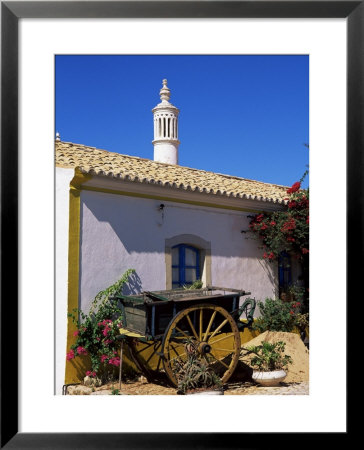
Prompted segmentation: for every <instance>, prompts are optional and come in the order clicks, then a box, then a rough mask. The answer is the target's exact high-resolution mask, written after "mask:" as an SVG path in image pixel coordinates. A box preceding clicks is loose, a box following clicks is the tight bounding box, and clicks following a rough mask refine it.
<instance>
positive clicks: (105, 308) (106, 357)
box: [66, 269, 135, 380]
mask: <svg viewBox="0 0 364 450" xmlns="http://www.w3.org/2000/svg"><path fill="white" fill-rule="evenodd" d="M133 272H135V270H134V269H129V270H127V271H126V272H125V273H124V275H123V276H122V278H121V279H120V280H119V281H117V282H116V283H115V284H113V285H112V286H110V287H108V288H107V289H105V290H104V291H101V292H99V293H98V294H97V296H96V297H95V299H94V301H93V303H92V306H91V310H90V312H89V314H87V315H86V314H84V313H83V312H82V311H81V310H78V309H74V310H73V314H68V316H69V317H72V321H73V323H74V324H76V326H77V330H76V331H75V332H74V333H73V336H74V337H76V342H75V343H74V344H73V345H71V348H70V350H69V352H68V353H67V355H66V358H67V360H68V361H69V360H71V359H74V358H76V357H78V356H82V355H83V356H86V355H88V356H89V357H90V359H91V366H92V368H91V370H88V371H87V372H86V373H85V375H86V376H91V377H96V376H99V377H100V378H102V379H104V380H108V379H110V378H113V377H114V376H115V368H116V367H119V365H120V358H119V356H118V353H119V351H118V350H119V348H120V344H119V342H118V341H117V340H116V338H117V336H118V335H119V334H120V332H119V329H120V328H122V326H123V323H122V311H121V309H120V308H119V307H118V306H117V305H116V304H115V303H112V302H110V301H109V297H112V296H114V295H117V294H119V293H121V291H122V288H123V286H124V284H125V283H126V282H127V281H128V279H129V277H130V275H131V274H132V273H133ZM116 372H117V371H116Z"/></svg>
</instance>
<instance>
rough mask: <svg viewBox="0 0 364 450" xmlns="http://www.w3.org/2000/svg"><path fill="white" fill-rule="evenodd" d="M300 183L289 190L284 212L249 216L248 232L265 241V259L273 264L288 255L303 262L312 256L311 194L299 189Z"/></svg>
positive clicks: (263, 242)
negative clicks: (281, 255) (310, 233)
mask: <svg viewBox="0 0 364 450" xmlns="http://www.w3.org/2000/svg"><path fill="white" fill-rule="evenodd" d="M303 178H304V177H303ZM303 178H302V179H303ZM301 181H302V180H301ZM301 181H300V182H298V181H297V182H296V183H294V184H293V185H292V187H291V188H289V189H288V190H287V194H289V197H288V198H287V208H286V209H285V210H283V211H274V212H269V213H260V214H256V215H255V216H250V219H251V220H250V224H249V229H250V231H251V232H253V233H254V234H255V235H256V236H258V237H259V239H260V240H261V241H262V244H263V254H262V256H263V258H264V259H267V260H270V261H273V260H275V259H277V258H278V257H279V255H280V254H281V252H282V251H285V252H287V253H291V254H292V253H293V254H294V255H296V257H297V258H299V259H301V260H303V259H304V258H305V257H306V256H307V254H308V253H309V191H308V189H300V186H301Z"/></svg>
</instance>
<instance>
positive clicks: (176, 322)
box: [162, 304, 240, 386]
mask: <svg viewBox="0 0 364 450" xmlns="http://www.w3.org/2000/svg"><path fill="white" fill-rule="evenodd" d="M189 343H191V344H192V345H193V346H194V347H195V348H197V349H198V354H199V357H200V358H201V359H203V360H205V361H206V362H207V363H208V365H209V367H211V368H212V369H213V370H214V371H215V373H216V374H217V375H219V377H220V378H221V380H222V382H223V383H224V382H226V381H227V380H228V379H229V378H230V376H231V375H232V373H233V372H234V370H235V367H236V365H237V363H238V361H239V355H240V333H239V330H238V327H237V325H236V322H235V320H234V319H233V318H232V316H231V315H230V314H229V313H228V312H227V311H226V309H224V308H222V307H221V306H217V305H212V304H200V305H196V306H191V307H189V308H186V309H184V310H182V311H180V312H179V313H178V314H177V315H176V316H175V317H174V318H173V319H172V320H171V322H170V323H169V325H168V328H167V329H166V332H165V335H164V338H163V342H162V353H163V365H164V370H165V372H166V373H167V375H168V378H169V379H170V381H171V382H172V384H173V385H174V386H177V384H178V382H177V378H176V375H175V373H176V371H177V368H178V366H179V364H181V363H182V364H183V363H184V362H185V361H186V360H187V350H186V345H189Z"/></svg>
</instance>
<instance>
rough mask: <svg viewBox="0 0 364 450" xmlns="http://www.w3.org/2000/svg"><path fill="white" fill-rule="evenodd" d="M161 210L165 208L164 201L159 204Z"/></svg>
mask: <svg viewBox="0 0 364 450" xmlns="http://www.w3.org/2000/svg"><path fill="white" fill-rule="evenodd" d="M158 209H159V211H163V210H164V203H161V204H160V205H159V208H158Z"/></svg>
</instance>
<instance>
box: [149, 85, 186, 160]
mask: <svg viewBox="0 0 364 450" xmlns="http://www.w3.org/2000/svg"><path fill="white" fill-rule="evenodd" d="M159 94H160V97H161V100H162V101H161V103H158V105H157V106H156V107H155V108H153V109H152V111H153V118H154V140H153V145H154V161H159V162H163V163H168V164H178V146H179V144H180V142H179V140H178V114H179V109H178V108H176V107H175V106H173V105H172V104H171V103H169V98H170V96H171V91H170V90H169V89H168V87H167V80H165V79H164V80H163V87H162V89H161V90H160V93H159Z"/></svg>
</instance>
